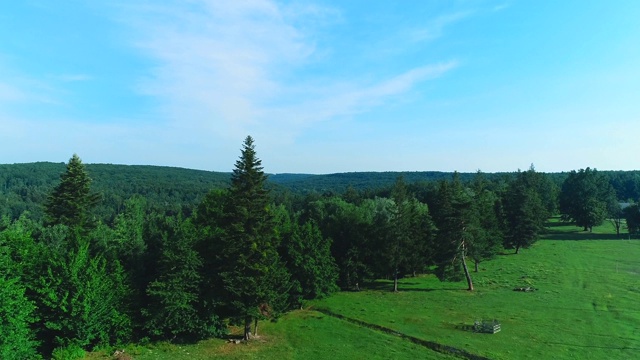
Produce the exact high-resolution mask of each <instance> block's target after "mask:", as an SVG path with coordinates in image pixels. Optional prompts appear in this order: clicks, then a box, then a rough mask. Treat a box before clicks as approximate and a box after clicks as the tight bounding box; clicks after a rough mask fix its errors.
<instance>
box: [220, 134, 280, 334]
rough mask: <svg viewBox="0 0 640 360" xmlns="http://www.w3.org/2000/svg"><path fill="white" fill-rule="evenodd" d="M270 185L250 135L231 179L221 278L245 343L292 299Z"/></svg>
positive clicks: (222, 251) (222, 250)
mask: <svg viewBox="0 0 640 360" xmlns="http://www.w3.org/2000/svg"><path fill="white" fill-rule="evenodd" d="M266 180H267V177H266V176H265V174H264V172H263V171H262V166H261V161H260V160H259V159H258V158H257V156H256V151H255V145H254V143H253V139H252V138H251V136H247V138H246V139H245V141H244V144H243V148H242V153H241V156H240V159H239V160H238V161H237V162H236V166H235V169H234V170H233V174H232V175H231V188H230V190H229V202H228V204H227V209H226V211H225V214H226V220H225V223H226V224H225V227H226V231H225V236H224V238H223V246H222V247H223V248H222V249H221V257H222V272H221V274H220V275H221V276H222V279H223V282H224V288H225V290H226V295H227V299H226V300H227V303H228V305H229V306H230V307H231V309H232V311H233V315H235V316H236V317H238V318H241V319H243V320H244V339H245V340H249V338H250V337H251V324H252V322H255V326H256V329H257V325H258V319H260V318H262V317H264V316H268V313H269V312H271V311H273V310H274V309H275V307H277V306H281V305H282V302H283V300H282V297H285V298H286V297H288V291H284V294H283V290H285V288H286V286H287V284H288V283H289V279H288V273H286V271H283V269H284V267H283V265H282V263H281V262H280V260H279V256H278V253H277V247H278V244H277V241H276V240H277V237H276V236H275V228H274V223H273V221H272V218H271V213H270V210H269V194H268V191H267V190H266V189H265V182H266ZM268 309H272V310H268ZM254 335H256V334H255V333H254Z"/></svg>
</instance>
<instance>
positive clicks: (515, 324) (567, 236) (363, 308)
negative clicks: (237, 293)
mask: <svg viewBox="0 0 640 360" xmlns="http://www.w3.org/2000/svg"><path fill="white" fill-rule="evenodd" d="M625 236H626V234H625V235H624V236H621V237H622V238H621V239H619V238H618V237H617V236H616V235H615V233H614V232H613V231H612V229H611V228H610V226H608V224H605V225H603V226H601V227H596V228H594V230H593V233H585V232H582V231H581V229H580V228H577V227H574V226H570V225H565V224H562V223H559V222H557V221H552V222H550V223H549V224H548V228H547V232H546V233H545V235H544V236H543V239H541V240H540V241H538V242H537V243H536V244H534V245H533V247H532V248H530V249H526V250H523V251H521V252H520V254H518V255H515V254H511V253H504V254H501V255H499V256H498V257H497V258H496V259H494V260H491V261H487V262H484V263H482V264H481V265H480V272H479V273H472V276H473V280H474V284H475V286H476V291H474V292H468V291H466V290H465V288H466V284H465V283H463V282H460V283H452V282H440V281H438V279H437V278H435V277H434V276H433V275H424V276H418V277H415V278H411V277H409V278H405V279H403V280H402V281H401V282H400V292H398V293H393V292H391V291H390V290H391V289H392V283H391V282H390V281H385V280H379V281H376V282H374V283H372V284H370V286H368V287H367V288H366V289H363V290H362V291H359V292H340V293H337V294H335V295H333V296H331V297H330V298H327V299H323V300H317V301H313V302H311V303H308V304H306V306H305V310H299V311H293V312H291V313H289V314H287V315H285V316H284V317H283V318H281V319H280V320H279V321H278V322H276V323H268V324H267V323H265V324H264V325H263V326H262V330H261V335H262V338H261V339H260V340H257V341H255V342H252V343H250V344H248V345H245V344H237V345H236V344H229V343H226V342H225V341H224V340H218V339H216V340H209V341H204V342H200V343H198V344H196V345H188V346H178V345H170V344H156V345H153V346H147V347H142V346H139V347H131V348H128V349H127V351H128V354H129V355H130V356H132V358H133V359H209V358H230V359H234V358H237V359H240V358H242V359H245V358H255V359H392V358H397V359H401V358H420V359H447V358H454V357H453V356H452V355H446V354H443V353H440V352H436V351H433V350H431V349H429V348H427V347H425V346H422V345H420V344H416V343H414V342H413V341H410V340H408V339H407V338H403V337H402V336H400V334H404V335H407V336H410V337H414V338H417V339H421V340H425V341H428V342H433V343H436V344H440V345H444V346H450V347H452V348H456V349H460V350H463V351H466V352H468V353H470V354H474V355H478V356H480V357H484V358H489V359H631V358H635V357H637V354H638V353H640V308H639V305H638V303H639V300H640V241H639V240H633V239H631V240H629V239H624V237H625ZM519 287H531V288H534V289H535V291H532V292H519V291H514V288H519ZM321 311H322V312H321ZM327 314H338V315H339V317H341V318H338V317H335V316H332V315H327ZM493 319H497V320H498V321H499V322H500V323H501V325H502V330H501V331H500V332H498V333H496V334H481V333H474V332H473V331H470V330H468V326H469V325H472V324H473V323H474V321H475V320H493ZM349 320H351V321H349ZM364 323H366V324H371V325H373V327H374V329H372V328H371V327H369V326H363V325H364ZM376 326H379V327H384V328H387V329H391V330H393V331H394V332H396V334H387V333H385V332H384V331H380V329H375V327H376ZM102 354H104V353H102ZM89 358H91V359H98V358H103V356H101V353H99V352H98V353H93V354H91V356H90V357H89Z"/></svg>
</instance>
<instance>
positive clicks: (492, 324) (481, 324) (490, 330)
mask: <svg viewBox="0 0 640 360" xmlns="http://www.w3.org/2000/svg"><path fill="white" fill-rule="evenodd" d="M500 330H501V328H500V322H499V321H498V320H492V321H484V320H481V321H476V322H474V323H473V331H475V332H480V333H487V334H495V333H497V332H499V331H500Z"/></svg>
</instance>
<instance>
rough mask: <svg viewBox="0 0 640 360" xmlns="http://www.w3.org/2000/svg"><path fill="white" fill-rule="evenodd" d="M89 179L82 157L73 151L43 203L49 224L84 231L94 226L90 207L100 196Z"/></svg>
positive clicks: (93, 205)
mask: <svg viewBox="0 0 640 360" xmlns="http://www.w3.org/2000/svg"><path fill="white" fill-rule="evenodd" d="M90 186H91V179H90V178H89V175H88V174H87V172H86V170H85V167H84V164H82V160H80V158H79V157H78V155H76V154H73V156H72V157H71V159H69V162H68V163H67V171H66V172H65V173H63V174H62V175H60V183H59V184H58V185H57V186H56V187H55V188H54V189H53V191H52V192H51V194H50V195H49V197H48V198H47V202H46V205H45V212H46V213H47V222H48V224H50V225H58V224H60V225H66V226H68V227H70V228H80V229H82V230H83V231H86V230H88V229H90V228H92V227H93V222H92V221H93V219H92V217H91V213H90V212H91V209H92V208H94V207H95V206H96V205H97V203H98V200H99V196H98V195H97V194H95V193H92V192H91V188H90Z"/></svg>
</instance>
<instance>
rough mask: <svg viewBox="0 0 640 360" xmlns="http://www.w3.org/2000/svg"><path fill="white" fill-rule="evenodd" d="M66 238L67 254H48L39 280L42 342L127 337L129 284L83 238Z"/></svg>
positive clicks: (56, 343)
mask: <svg viewBox="0 0 640 360" xmlns="http://www.w3.org/2000/svg"><path fill="white" fill-rule="evenodd" d="M69 241H70V244H71V245H70V246H69V247H68V249H69V250H68V253H66V254H57V253H52V254H51V255H50V259H49V266H48V267H47V270H46V273H44V274H42V275H41V276H40V279H39V284H38V285H39V287H38V289H37V291H38V295H39V296H38V300H39V301H38V303H39V313H40V314H39V315H40V317H41V318H42V322H43V327H44V331H43V333H44V334H43V341H44V342H45V345H46V346H49V347H51V348H53V347H58V346H63V347H64V346H67V345H71V344H75V345H78V346H80V347H87V348H91V347H93V346H95V345H98V344H109V343H114V342H120V341H126V340H128V339H130V336H131V320H130V318H129V316H128V314H127V309H126V306H125V305H126V304H125V299H126V296H127V295H128V293H129V289H128V288H127V287H126V281H125V274H124V272H123V269H122V267H120V266H119V264H117V263H116V264H112V266H111V267H110V268H107V263H106V261H105V259H104V258H103V257H102V256H100V255H98V256H91V254H90V251H89V243H88V241H87V240H86V238H83V237H81V236H79V235H76V237H75V238H72V239H69Z"/></svg>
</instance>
